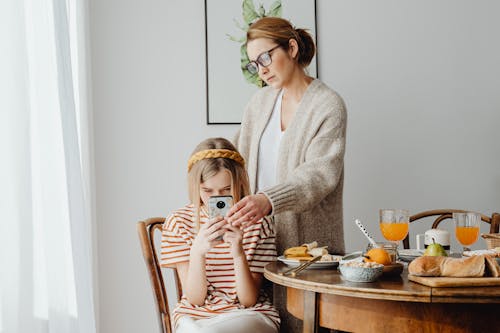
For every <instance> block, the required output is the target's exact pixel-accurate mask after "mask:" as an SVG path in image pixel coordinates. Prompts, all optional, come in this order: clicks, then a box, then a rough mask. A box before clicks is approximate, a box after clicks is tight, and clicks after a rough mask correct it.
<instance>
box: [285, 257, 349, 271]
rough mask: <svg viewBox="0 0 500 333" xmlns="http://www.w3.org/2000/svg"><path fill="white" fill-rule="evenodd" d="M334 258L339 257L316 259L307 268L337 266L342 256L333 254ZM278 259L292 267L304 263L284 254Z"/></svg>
mask: <svg viewBox="0 0 500 333" xmlns="http://www.w3.org/2000/svg"><path fill="white" fill-rule="evenodd" d="M333 258H334V259H337V261H316V262H314V263H312V264H311V265H309V267H307V268H312V269H322V268H329V267H337V266H338V265H339V261H340V259H342V256H336V255H333ZM278 260H279V261H281V262H282V263H284V264H286V265H288V266H290V267H297V266H299V265H300V264H303V263H304V261H298V260H295V259H286V258H285V257H284V256H279V257H278Z"/></svg>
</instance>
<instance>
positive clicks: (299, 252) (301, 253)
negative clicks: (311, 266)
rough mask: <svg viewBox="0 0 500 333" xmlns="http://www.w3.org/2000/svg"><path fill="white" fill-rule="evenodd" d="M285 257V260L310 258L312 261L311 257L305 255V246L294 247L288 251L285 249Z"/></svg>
mask: <svg viewBox="0 0 500 333" xmlns="http://www.w3.org/2000/svg"><path fill="white" fill-rule="evenodd" d="M285 257H286V258H295V257H311V259H312V256H311V255H310V254H308V253H307V247H306V246H296V247H291V248H289V249H286V250H285Z"/></svg>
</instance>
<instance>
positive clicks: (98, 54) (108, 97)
mask: <svg viewBox="0 0 500 333" xmlns="http://www.w3.org/2000/svg"><path fill="white" fill-rule="evenodd" d="M203 3H204V2H203V1H202V0H196V1H194V0H190V1H186V0H182V1H181V0H177V1H172V0H169V1H160V0H156V1H153V0H148V1H131V0H128V1H123V0H122V1H118V0H107V1H99V0H93V1H91V10H90V15H91V27H92V28H91V30H92V31H91V42H92V43H91V46H92V53H91V54H92V66H93V68H92V77H93V96H94V101H93V103H94V110H95V115H94V121H95V124H94V127H95V154H96V156H95V160H96V177H97V179H96V193H97V219H98V220H97V225H98V230H97V231H98V262H99V267H98V274H99V289H100V298H99V302H100V304H99V308H100V332H101V333H108V332H109V333H111V332H122V333H127V332H154V331H155V330H156V328H157V323H156V317H155V313H154V305H153V298H152V295H151V290H150V286H149V281H148V277H147V275H146V270H145V266H144V263H143V261H142V257H141V253H140V248H139V244H138V238H137V235H136V229H135V223H136V221H138V220H140V219H143V218H146V217H151V216H165V215H166V214H167V213H168V212H169V211H170V210H172V209H174V208H176V207H179V206H180V205H183V204H184V203H185V202H186V200H187V194H186V193H187V192H186V189H185V187H186V186H185V173H186V161H187V158H188V156H189V154H190V152H191V150H192V149H193V148H194V146H195V145H196V144H197V143H198V142H199V141H200V140H202V139H204V138H206V137H209V136H225V137H232V135H233V133H234V132H235V130H236V126H232V125H222V126H215V125H212V126H207V125H206V124H205V122H206V119H205V112H206V110H205V68H204V66H205V59H204V54H205V49H204V7H203ZM499 10H500V4H499V3H498V2H495V1H493V0H491V1H486V0H481V1H474V2H471V1H465V0H461V1H456V0H445V1H440V2H436V1H431V0H425V1H418V2H417V1H396V0H393V1H388V0H387V1H377V2H361V1H331V0H328V1H327V0H318V15H317V20H318V47H319V55H318V60H319V74H320V77H321V79H322V80H324V81H325V82H326V83H327V84H329V85H330V86H331V87H333V88H334V89H336V90H337V91H338V92H339V93H340V94H341V95H342V96H343V97H344V99H345V101H346V104H347V106H348V116H349V122H348V141H347V154H346V161H345V163H346V175H345V192H344V201H345V203H344V215H345V238H346V244H347V250H349V251H351V250H358V249H361V248H363V247H364V246H365V245H366V242H365V241H364V239H363V238H362V236H361V234H360V233H359V231H357V230H355V227H354V226H353V223H352V220H353V218H355V217H359V218H361V219H362V221H363V222H364V223H365V224H366V225H367V227H368V229H369V230H370V231H371V233H372V234H374V235H375V236H376V237H377V238H381V236H380V232H379V231H378V226H377V214H378V213H377V212H378V209H379V208H381V207H407V208H409V209H410V210H411V212H417V211H420V210H424V209H431V208H445V207H447V208H467V209H473V210H478V211H481V212H484V213H487V214H490V213H491V212H493V211H495V210H496V211H499V210H500V167H499V165H500V154H498V153H499V149H498V148H497V146H498V142H500V131H498V130H496V129H497V128H498V125H497V124H499V123H500V94H499V92H498V88H499V87H500V65H499V64H498V59H500V46H499V44H498V42H497V41H498V32H499V31H500V21H498V20H497V19H496V17H495V15H496V13H498V12H499ZM411 230H412V233H414V232H417V231H418V232H419V231H422V230H424V227H420V228H418V227H416V226H412V229H411ZM481 242H482V241H481ZM480 245H481V246H482V245H483V243H481V244H480Z"/></svg>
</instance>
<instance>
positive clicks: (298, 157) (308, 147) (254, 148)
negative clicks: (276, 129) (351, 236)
mask: <svg viewBox="0 0 500 333" xmlns="http://www.w3.org/2000/svg"><path fill="white" fill-rule="evenodd" d="M278 93H279V90H277V89H274V88H272V87H265V88H262V89H260V90H259V91H258V92H257V93H256V94H255V95H254V96H253V97H252V98H251V100H250V101H249V103H248V105H247V107H246V109H245V112H244V115H243V120H242V123H241V128H240V130H239V132H238V133H237V135H236V139H235V144H236V146H237V148H238V150H239V151H240V153H241V154H242V155H243V157H244V158H245V160H246V163H247V168H248V174H249V179H250V186H251V190H252V192H253V193H255V187H256V182H257V170H258V169H257V167H258V155H259V154H258V149H259V142H260V139H261V137H262V133H263V131H264V129H265V127H266V125H267V123H268V121H269V119H270V117H271V114H272V111H273V107H274V104H275V102H276V98H277V96H278ZM346 122H347V113H346V110H345V105H344V102H343V100H342V98H341V97H340V96H339V95H338V94H337V93H336V92H335V91H333V90H332V89H330V88H329V87H328V86H326V85H325V84H324V83H322V82H321V81H319V80H313V81H312V82H311V83H310V84H309V86H308V87H307V89H306V91H305V93H304V95H303V97H302V100H301V102H300V104H299V106H298V108H297V111H296V112H295V115H294V118H293V119H292V121H291V123H290V124H289V126H288V128H287V129H286V131H285V132H284V134H283V137H282V140H281V144H280V148H279V152H278V164H277V168H276V169H277V185H275V186H272V187H269V188H264V189H259V192H262V193H264V194H265V195H266V196H267V197H268V198H269V200H270V202H271V205H272V213H271V214H272V215H274V219H275V222H276V234H277V237H276V241H277V250H278V253H283V250H284V249H286V248H288V247H291V246H297V245H301V244H303V243H308V242H312V241H317V242H318V244H319V245H320V246H325V245H328V248H329V251H330V253H344V232H343V221H342V190H343V180H344V151H345V132H346Z"/></svg>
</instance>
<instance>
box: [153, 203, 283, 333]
mask: <svg viewBox="0 0 500 333" xmlns="http://www.w3.org/2000/svg"><path fill="white" fill-rule="evenodd" d="M195 214H196V208H195V207H194V205H188V206H185V207H184V208H181V209H178V210H177V211H175V212H174V213H173V214H172V215H170V216H169V217H168V218H167V219H166V221H165V223H164V225H163V230H162V241H161V265H162V266H164V267H172V266H175V264H177V263H180V262H186V261H189V253H190V249H191V244H192V242H193V240H194V238H195V237H196V232H197V231H196V226H195ZM207 222H208V215H207V214H206V211H205V210H204V209H203V208H202V209H201V211H200V225H203V224H204V223H207ZM242 243H243V250H244V251H245V255H246V259H247V261H248V265H249V268H250V271H251V272H254V273H263V272H264V266H265V265H266V264H268V263H269V262H272V261H275V260H276V245H275V231H274V226H273V223H272V222H270V221H268V220H267V219H263V220H261V221H259V222H258V223H256V224H254V225H251V226H249V227H246V228H245V229H244V230H243V241H242ZM205 268H206V276H207V297H206V298H205V304H203V305H201V306H197V305H193V304H191V303H189V302H188V300H187V299H186V297H185V296H184V295H183V296H182V297H181V300H180V302H179V303H177V305H176V306H175V309H174V311H173V319H174V326H177V322H178V320H179V318H181V317H182V316H186V315H187V316H190V317H192V318H193V319H203V318H210V317H213V316H216V315H218V314H221V313H225V312H229V311H234V310H238V309H250V310H254V311H258V312H260V313H262V314H264V315H266V316H268V317H269V318H270V319H271V320H272V321H273V322H274V323H276V325H277V326H279V322H280V319H279V316H278V312H277V311H276V309H275V308H274V307H273V306H272V304H271V301H270V300H269V297H267V295H266V294H265V293H264V292H263V291H262V290H261V292H260V296H259V299H258V300H257V303H256V304H255V305H254V306H252V307H250V308H245V307H244V306H243V305H241V304H240V303H239V301H238V296H237V294H236V279H235V272H234V261H233V257H232V256H231V252H230V245H229V243H222V244H218V245H216V246H215V247H213V248H211V249H210V251H208V252H207V254H206V261H205Z"/></svg>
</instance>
